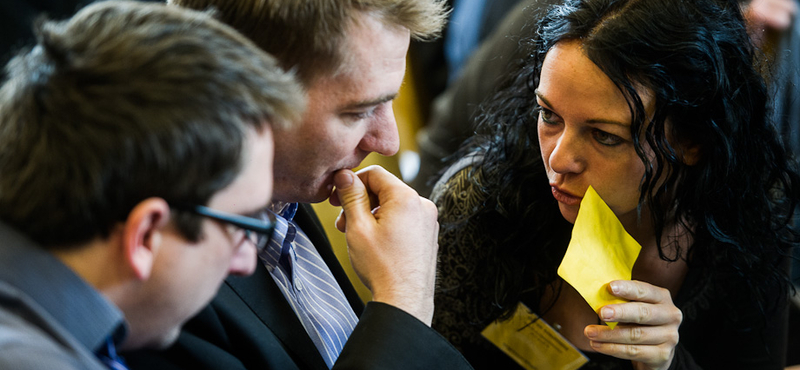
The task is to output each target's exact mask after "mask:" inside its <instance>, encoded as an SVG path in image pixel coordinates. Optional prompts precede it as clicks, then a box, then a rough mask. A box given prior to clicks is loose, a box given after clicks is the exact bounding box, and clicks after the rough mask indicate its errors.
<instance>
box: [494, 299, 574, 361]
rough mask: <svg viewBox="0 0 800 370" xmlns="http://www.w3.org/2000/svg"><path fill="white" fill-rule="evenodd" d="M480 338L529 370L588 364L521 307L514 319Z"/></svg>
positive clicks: (568, 344)
mask: <svg viewBox="0 0 800 370" xmlns="http://www.w3.org/2000/svg"><path fill="white" fill-rule="evenodd" d="M481 334H482V335H483V336H484V337H485V338H486V339H488V340H489V341H490V342H492V343H493V344H494V345H495V346H497V348H500V350H502V351H503V352H504V353H505V354H507V355H508V356H509V357H511V358H512V359H514V361H516V362H517V363H518V364H520V365H521V366H522V367H524V368H526V369H528V370H575V369H578V368H579V367H581V366H583V364H585V363H586V362H588V361H589V359H588V358H586V356H584V354H583V353H581V351H579V350H578V349H577V348H575V346H573V345H572V343H570V342H569V341H567V340H566V339H564V337H563V336H561V334H559V333H558V332H557V331H555V330H554V329H553V328H552V327H551V326H550V325H548V324H547V323H546V322H544V320H542V319H540V318H539V316H538V315H536V314H535V313H534V312H533V311H531V310H530V309H528V307H526V306H525V305H524V304H522V303H520V304H519V306H517V310H516V311H515V312H514V316H512V317H511V318H510V319H508V320H505V321H494V322H492V323H491V324H489V326H487V327H486V329H483V331H482V332H481Z"/></svg>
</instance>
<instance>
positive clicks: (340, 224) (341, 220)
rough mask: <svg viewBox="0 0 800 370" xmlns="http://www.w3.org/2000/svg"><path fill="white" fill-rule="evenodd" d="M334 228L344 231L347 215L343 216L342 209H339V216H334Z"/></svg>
mask: <svg viewBox="0 0 800 370" xmlns="http://www.w3.org/2000/svg"><path fill="white" fill-rule="evenodd" d="M335 225H336V229H337V230H339V231H341V232H345V231H346V230H347V217H345V216H344V210H341V211H339V216H337V217H336V223H335Z"/></svg>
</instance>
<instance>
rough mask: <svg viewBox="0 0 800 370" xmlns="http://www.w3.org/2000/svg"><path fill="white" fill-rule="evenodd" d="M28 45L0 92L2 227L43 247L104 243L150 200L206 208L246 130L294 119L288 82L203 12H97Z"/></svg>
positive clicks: (231, 170) (189, 230)
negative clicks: (103, 238)
mask: <svg viewBox="0 0 800 370" xmlns="http://www.w3.org/2000/svg"><path fill="white" fill-rule="evenodd" d="M37 39H38V42H37V44H36V45H35V46H34V47H33V48H32V49H31V50H29V51H27V52H23V53H21V54H20V55H19V56H17V57H16V58H14V59H13V60H12V61H11V62H10V63H9V65H8V67H7V72H8V76H9V80H8V81H6V82H5V84H4V85H3V86H2V88H0V220H2V221H3V222H5V223H7V224H9V225H12V226H13V227H15V228H16V229H18V230H20V231H21V232H22V233H24V234H25V235H27V236H28V237H30V238H31V239H33V240H35V241H37V242H39V243H41V244H42V245H45V246H52V245H57V244H58V245H76V244H81V243H84V242H86V241H88V240H91V239H92V238H94V237H97V236H108V235H109V233H110V232H111V230H112V228H113V227H114V225H115V224H117V223H118V222H122V221H125V220H126V219H127V217H128V214H129V213H130V211H131V210H132V209H133V207H134V206H135V205H136V204H138V203H139V202H141V201H142V200H144V199H146V198H149V197H161V198H164V199H167V200H174V201H180V202H185V203H195V204H206V203H207V201H208V200H209V199H210V198H211V196H213V195H214V194H215V193H216V192H217V191H219V190H221V189H223V188H225V187H226V186H227V185H228V184H230V183H231V182H232V181H233V180H234V179H235V178H236V176H238V174H239V171H240V169H241V168H242V163H241V162H242V158H243V157H242V153H243V148H242V146H243V143H244V139H245V136H246V134H247V131H246V130H247V128H248V127H254V128H256V129H257V130H261V129H263V128H264V127H265V126H266V125H281V126H286V125H288V124H289V122H291V121H292V120H294V119H296V118H297V117H299V116H300V114H301V111H302V108H303V94H302V90H301V87H300V86H299V84H298V83H297V81H296V80H295V79H294V78H293V76H291V75H290V74H288V73H285V72H284V71H283V70H281V69H280V68H279V67H278V65H277V62H276V61H275V59H274V58H272V57H270V56H269V55H267V54H266V53H264V52H263V51H262V50H260V49H259V48H258V47H257V46H256V45H254V44H253V43H252V42H251V41H250V40H248V39H246V38H245V37H243V36H242V35H241V34H239V33H238V32H236V31H235V30H234V29H233V28H231V27H228V26H226V25H224V24H222V23H220V22H218V21H217V20H215V19H213V18H211V17H210V16H209V15H208V14H206V13H201V12H196V11H190V10H186V9H178V8H174V7H168V6H166V5H164V4H155V3H140V2H132V1H126V2H122V1H120V2H117V1H104V2H98V3H96V4H93V5H90V6H88V7H86V8H84V9H83V10H82V11H81V12H79V13H78V14H76V15H75V16H74V17H73V18H71V19H69V20H67V21H64V22H46V23H42V24H41V25H40V26H39V27H38V30H37ZM194 219H195V220H197V218H196V217H195V218H194ZM182 225H183V226H182ZM192 225H194V226H192ZM198 225H199V222H194V223H192V222H177V226H178V228H179V229H180V230H181V231H182V232H183V233H184V235H185V236H186V237H188V238H190V239H194V240H196V239H197V238H198V234H199V228H198Z"/></svg>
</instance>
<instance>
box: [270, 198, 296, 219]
mask: <svg viewBox="0 0 800 370" xmlns="http://www.w3.org/2000/svg"><path fill="white" fill-rule="evenodd" d="M298 207H299V204H298V203H285V202H274V203H272V205H270V207H269V209H270V210H271V211H272V212H273V213H275V214H276V215H278V216H281V217H283V218H284V219H286V220H287V221H291V220H293V219H294V215H295V214H297V208H298Z"/></svg>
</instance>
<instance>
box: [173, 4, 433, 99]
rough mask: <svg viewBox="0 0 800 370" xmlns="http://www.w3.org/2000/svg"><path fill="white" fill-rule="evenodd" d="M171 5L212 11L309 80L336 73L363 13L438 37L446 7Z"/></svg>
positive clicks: (417, 36) (418, 35) (416, 34)
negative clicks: (347, 39)
mask: <svg viewBox="0 0 800 370" xmlns="http://www.w3.org/2000/svg"><path fill="white" fill-rule="evenodd" d="M169 3H170V4H174V5H178V6H182V7H187V8H192V9H198V10H206V9H214V10H215V12H216V15H217V17H218V19H220V20H221V21H223V22H225V23H227V24H229V25H231V26H233V27H234V28H236V29H237V30H239V32H241V33H243V34H244V35H245V36H247V37H248V38H250V39H251V40H253V41H254V42H255V43H256V44H257V45H259V46H260V47H261V48H262V49H264V50H265V51H267V52H269V53H271V54H273V55H274V56H275V57H276V58H278V60H279V61H280V63H281V65H282V66H283V67H284V68H286V69H295V70H296V71H297V73H298V75H299V77H300V79H301V80H302V81H303V82H305V83H308V82H309V81H311V80H312V79H313V78H314V77H316V76H318V75H319V74H322V73H333V72H335V71H337V70H338V69H339V68H340V67H341V65H342V64H343V62H344V61H345V56H346V55H347V50H345V47H344V44H345V43H344V38H345V35H346V32H347V30H348V29H349V27H351V25H352V24H353V23H354V22H355V20H356V19H357V18H358V16H359V15H361V14H369V15H372V16H376V17H378V18H379V19H380V20H381V21H383V22H385V23H387V24H390V25H395V26H399V27H403V28H406V29H408V30H409V31H410V33H411V37H412V38H414V39H417V40H428V39H433V38H436V37H438V36H439V35H440V34H441V31H442V28H443V27H444V24H445V22H446V19H447V15H448V11H447V9H446V6H445V3H444V1H442V0H169Z"/></svg>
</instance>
